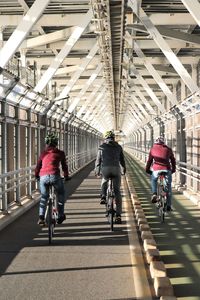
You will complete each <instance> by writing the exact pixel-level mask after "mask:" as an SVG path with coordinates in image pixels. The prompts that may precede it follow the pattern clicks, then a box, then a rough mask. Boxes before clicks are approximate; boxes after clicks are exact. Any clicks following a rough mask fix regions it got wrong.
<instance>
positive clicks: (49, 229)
mask: <svg viewBox="0 0 200 300" xmlns="http://www.w3.org/2000/svg"><path fill="white" fill-rule="evenodd" d="M52 209H53V207H52V203H51V201H50V202H49V205H48V214H47V218H48V238H49V244H51V243H52V239H53V227H54V225H53V219H52V213H53V212H52Z"/></svg>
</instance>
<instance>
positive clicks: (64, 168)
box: [61, 152, 69, 177]
mask: <svg viewBox="0 0 200 300" xmlns="http://www.w3.org/2000/svg"><path fill="white" fill-rule="evenodd" d="M61 166H62V170H63V173H64V177H68V176H69V171H68V165H67V162H66V158H65V153H64V152H62V154H61Z"/></svg>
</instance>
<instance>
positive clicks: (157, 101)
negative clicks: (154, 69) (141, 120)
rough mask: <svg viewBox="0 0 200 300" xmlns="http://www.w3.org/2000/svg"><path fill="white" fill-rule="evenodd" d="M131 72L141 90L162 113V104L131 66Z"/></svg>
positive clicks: (163, 110)
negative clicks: (142, 89) (143, 90)
mask: <svg viewBox="0 0 200 300" xmlns="http://www.w3.org/2000/svg"><path fill="white" fill-rule="evenodd" d="M131 71H132V72H133V73H134V75H135V76H136V77H137V79H138V81H139V83H140V84H141V85H142V86H143V88H144V89H145V90H146V92H147V94H148V95H149V96H150V97H151V99H152V100H153V102H154V103H155V105H156V106H157V107H158V109H159V110H160V111H161V112H162V113H164V112H165V108H164V106H163V104H162V103H161V102H160V100H159V99H158V98H157V96H156V94H155V93H154V92H153V90H152V89H151V88H150V86H149V85H148V83H147V82H146V81H145V80H144V78H143V77H142V76H141V75H140V73H139V71H138V70H137V69H136V68H135V67H134V66H133V65H132V66H131Z"/></svg>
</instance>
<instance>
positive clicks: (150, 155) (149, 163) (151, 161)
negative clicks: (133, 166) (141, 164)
mask: <svg viewBox="0 0 200 300" xmlns="http://www.w3.org/2000/svg"><path fill="white" fill-rule="evenodd" d="M152 163H153V156H152V154H151V151H150V152H149V157H148V159H147V163H146V172H147V173H149V172H150V168H151V165H152Z"/></svg>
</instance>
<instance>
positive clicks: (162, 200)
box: [160, 197, 165, 223]
mask: <svg viewBox="0 0 200 300" xmlns="http://www.w3.org/2000/svg"><path fill="white" fill-rule="evenodd" d="M161 204H162V206H161V215H160V219H161V223H164V221H165V199H164V198H163V197H162V199H161Z"/></svg>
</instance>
